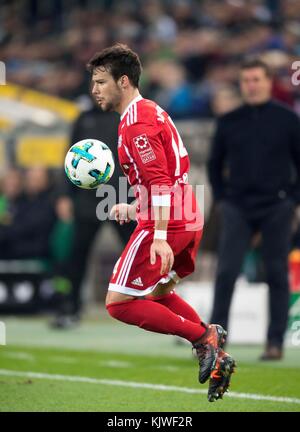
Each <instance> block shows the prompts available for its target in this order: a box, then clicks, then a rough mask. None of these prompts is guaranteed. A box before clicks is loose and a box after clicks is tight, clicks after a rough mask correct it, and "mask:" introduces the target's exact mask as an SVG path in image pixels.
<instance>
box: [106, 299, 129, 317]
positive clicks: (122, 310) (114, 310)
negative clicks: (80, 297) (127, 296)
mask: <svg viewBox="0 0 300 432" xmlns="http://www.w3.org/2000/svg"><path fill="white" fill-rule="evenodd" d="M132 301H133V300H123V301H119V302H113V303H108V304H106V305H105V307H106V310H107V312H108V313H109V315H110V316H111V317H112V318H115V319H117V320H119V321H123V322H127V320H126V316H127V312H128V305H129V303H131V302H132Z"/></svg>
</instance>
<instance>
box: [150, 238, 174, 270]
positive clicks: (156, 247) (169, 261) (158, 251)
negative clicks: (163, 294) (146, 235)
mask: <svg viewBox="0 0 300 432" xmlns="http://www.w3.org/2000/svg"><path fill="white" fill-rule="evenodd" d="M156 255H159V256H160V258H161V268H160V274H161V275H163V274H166V273H169V271H171V269H172V267H173V264H174V254H173V251H172V249H171V248H170V245H169V243H168V242H167V241H166V240H158V239H156V240H153V243H152V245H151V248H150V263H151V264H152V265H153V264H155V263H156Z"/></svg>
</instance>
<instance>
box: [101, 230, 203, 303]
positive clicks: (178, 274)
mask: <svg viewBox="0 0 300 432" xmlns="http://www.w3.org/2000/svg"><path fill="white" fill-rule="evenodd" d="M153 235H154V233H153V230H151V231H150V230H143V229H141V228H137V229H136V230H135V231H134V232H133V234H132V236H131V237H130V240H129V242H128V243H127V245H126V247H125V249H124V251H123V253H122V255H121V256H120V258H119V259H118V261H117V263H116V265H115V267H114V270H113V274H112V277H111V279H110V283H109V287H108V289H109V291H117V292H119V293H122V294H127V295H132V296H145V295H147V294H149V293H151V292H152V291H153V290H154V289H155V287H156V285H157V284H158V283H167V282H169V281H170V280H171V279H173V280H174V281H175V282H176V283H177V282H178V281H179V279H181V278H183V277H185V276H188V275H189V274H191V273H193V271H194V269H195V260H196V255H197V251H198V248H199V244H200V240H201V237H202V230H199V231H183V232H176V231H174V232H168V237H167V242H168V243H169V245H170V247H171V249H172V250H173V253H174V264H173V267H172V270H171V271H170V272H169V273H167V274H165V275H161V274H160V268H161V260H160V257H158V256H157V257H156V263H155V264H153V265H152V264H150V246H151V244H152V242H153Z"/></svg>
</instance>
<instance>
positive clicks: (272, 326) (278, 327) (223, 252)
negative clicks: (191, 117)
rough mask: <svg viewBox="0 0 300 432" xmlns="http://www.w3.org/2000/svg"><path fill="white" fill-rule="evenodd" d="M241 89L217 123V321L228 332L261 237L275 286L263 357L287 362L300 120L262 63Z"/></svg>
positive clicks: (244, 76) (299, 199)
mask: <svg viewBox="0 0 300 432" xmlns="http://www.w3.org/2000/svg"><path fill="white" fill-rule="evenodd" d="M240 88H241V93H242V96H243V100H244V104H243V105H242V106H241V107H240V108H238V109H236V110H234V111H232V112H230V113H228V114H226V115H224V116H223V117H221V118H220V119H219V120H218V124H217V129H216V133H215V136H214V140H213V144H212V147H211V152H210V156H209V161H208V173H209V179H210V182H211V185H212V190H213V195H214V199H215V201H216V202H217V204H218V207H219V209H220V213H221V222H222V225H221V235H220V244H219V251H218V268H217V276H216V283H215V295H214V302H213V311H212V317H211V322H218V323H220V324H221V325H222V326H224V327H225V328H227V324H228V315H229V308H230V303H231V298H232V294H233V290H234V284H235V281H236V279H237V277H238V275H239V273H240V271H241V267H242V263H243V259H244V256H245V252H246V251H247V249H248V247H249V243H250V240H251V237H252V236H253V234H254V233H256V232H260V234H261V238H262V256H263V261H264V266H265V270H266V277H267V283H268V285H269V328H268V334H267V343H266V349H265V352H264V354H263V355H262V356H261V359H262V360H271V359H280V358H281V357H282V354H283V350H282V346H283V339H284V333H285V330H286V326H287V319H288V304H289V285H288V269H287V258H288V252H289V247H290V238H291V222H292V217H293V214H294V210H295V206H296V205H298V204H299V203H300V121H299V118H298V116H297V115H296V114H295V113H293V112H292V111H291V110H290V109H289V108H287V107H285V106H283V105H281V104H279V103H277V102H275V101H273V100H272V99H271V92H272V77H271V72H270V70H269V68H268V67H267V65H266V64H264V63H263V62H262V61H260V60H251V61H247V62H245V63H244V64H243V65H242V67H241V71H240Z"/></svg>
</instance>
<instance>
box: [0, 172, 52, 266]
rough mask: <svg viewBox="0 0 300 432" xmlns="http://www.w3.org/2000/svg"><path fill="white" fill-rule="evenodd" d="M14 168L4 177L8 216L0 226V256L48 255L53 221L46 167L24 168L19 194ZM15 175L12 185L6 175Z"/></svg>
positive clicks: (42, 257) (4, 257)
mask: <svg viewBox="0 0 300 432" xmlns="http://www.w3.org/2000/svg"><path fill="white" fill-rule="evenodd" d="M19 175H20V174H19V172H18V171H15V170H14V171H11V172H10V173H9V174H8V177H7V179H6V181H4V190H3V194H4V196H5V197H6V199H7V202H8V207H10V212H9V216H10V218H9V220H8V222H7V223H6V225H5V226H4V225H2V226H1V229H0V245H1V247H0V254H1V258H2V259H26V258H37V259H46V258H49V238H50V234H51V231H52V228H53V224H54V222H55V215H54V210H53V202H52V195H51V184H50V180H49V174H48V171H47V170H46V169H45V168H42V167H34V168H30V169H28V170H27V171H26V172H25V174H23V175H22V181H23V182H24V191H23V193H22V194H20V182H19V180H18V178H19ZM11 176H16V177H17V179H15V180H14V181H13V183H12V184H14V186H12V185H9V186H8V179H9V177H11Z"/></svg>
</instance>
